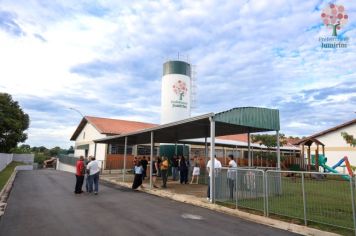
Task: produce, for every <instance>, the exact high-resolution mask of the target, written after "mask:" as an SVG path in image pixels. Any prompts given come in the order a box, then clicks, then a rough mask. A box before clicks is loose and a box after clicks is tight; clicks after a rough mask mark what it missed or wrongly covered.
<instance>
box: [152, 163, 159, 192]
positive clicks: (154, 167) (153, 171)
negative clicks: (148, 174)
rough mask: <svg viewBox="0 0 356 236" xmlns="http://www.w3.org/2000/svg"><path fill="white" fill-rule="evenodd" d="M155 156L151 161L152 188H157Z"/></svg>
mask: <svg viewBox="0 0 356 236" xmlns="http://www.w3.org/2000/svg"><path fill="white" fill-rule="evenodd" d="M157 158H158V157H156V159H155V160H153V161H152V184H153V187H154V188H158V187H157V186H156V180H157V170H158V164H157Z"/></svg>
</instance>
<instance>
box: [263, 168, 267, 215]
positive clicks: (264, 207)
mask: <svg viewBox="0 0 356 236" xmlns="http://www.w3.org/2000/svg"><path fill="white" fill-rule="evenodd" d="M265 178H266V176H265V172H264V171H263V170H262V193H263V215H264V216H267V211H266V185H265V183H266V180H265Z"/></svg>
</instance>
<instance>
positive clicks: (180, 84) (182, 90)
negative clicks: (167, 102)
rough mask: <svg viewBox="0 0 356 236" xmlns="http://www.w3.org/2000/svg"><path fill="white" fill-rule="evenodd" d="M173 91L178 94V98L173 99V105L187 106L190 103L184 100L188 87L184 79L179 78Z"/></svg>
mask: <svg viewBox="0 0 356 236" xmlns="http://www.w3.org/2000/svg"><path fill="white" fill-rule="evenodd" d="M172 89H173V92H174V93H175V94H176V95H177V98H178V100H175V101H171V103H172V107H180V108H187V105H188V103H187V102H185V101H183V98H184V96H185V95H187V92H188V88H187V85H186V83H185V82H184V81H182V80H178V81H177V82H176V83H175V84H174V85H173V87H172Z"/></svg>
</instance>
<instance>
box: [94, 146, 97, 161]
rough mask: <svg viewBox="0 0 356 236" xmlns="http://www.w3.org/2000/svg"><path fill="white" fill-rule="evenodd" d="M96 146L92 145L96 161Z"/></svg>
mask: <svg viewBox="0 0 356 236" xmlns="http://www.w3.org/2000/svg"><path fill="white" fill-rule="evenodd" d="M96 144H97V143H95V144H94V158H95V159H96Z"/></svg>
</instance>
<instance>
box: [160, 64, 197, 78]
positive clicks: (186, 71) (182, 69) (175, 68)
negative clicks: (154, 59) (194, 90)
mask: <svg viewBox="0 0 356 236" xmlns="http://www.w3.org/2000/svg"><path fill="white" fill-rule="evenodd" d="M168 74H181V75H186V76H189V77H190V76H191V67H190V64H189V63H187V62H185V61H167V62H166V63H164V64H163V75H168Z"/></svg>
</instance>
